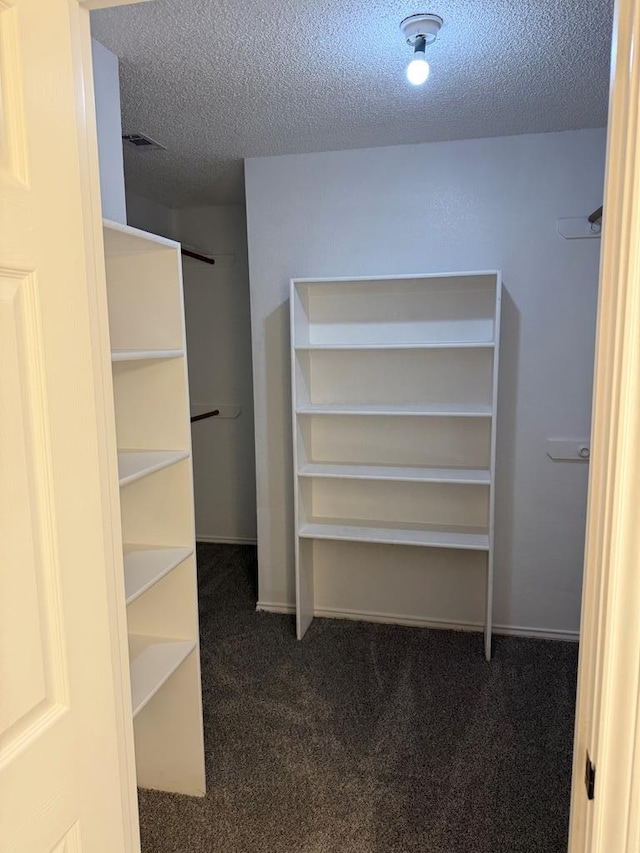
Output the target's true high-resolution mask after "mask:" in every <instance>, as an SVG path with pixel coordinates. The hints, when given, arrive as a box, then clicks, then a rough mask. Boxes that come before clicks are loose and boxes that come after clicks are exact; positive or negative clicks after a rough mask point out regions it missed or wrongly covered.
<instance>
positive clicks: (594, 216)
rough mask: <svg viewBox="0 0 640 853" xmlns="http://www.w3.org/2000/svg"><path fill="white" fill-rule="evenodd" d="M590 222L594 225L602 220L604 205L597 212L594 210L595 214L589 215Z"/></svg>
mask: <svg viewBox="0 0 640 853" xmlns="http://www.w3.org/2000/svg"><path fill="white" fill-rule="evenodd" d="M588 218H589V222H590V223H591V224H592V225H593V224H594V223H596V222H597V221H598V220H599V219H602V205H600V207H599V208H598V209H597V210H594V211H593V213H591V214H590V215H589V217H588Z"/></svg>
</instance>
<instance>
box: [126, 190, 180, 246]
mask: <svg viewBox="0 0 640 853" xmlns="http://www.w3.org/2000/svg"><path fill="white" fill-rule="evenodd" d="M173 218H174V211H173V210H172V209H171V208H170V207H165V206H164V205H163V204H158V202H157V201H152V200H151V199H149V198H143V197H142V196H140V195H136V193H132V192H130V191H129V190H127V225H132V226H133V227H134V228H141V229H142V230H143V231H150V232H151V233H152V234H160V236H162V237H170V238H172V239H173V236H174V222H173Z"/></svg>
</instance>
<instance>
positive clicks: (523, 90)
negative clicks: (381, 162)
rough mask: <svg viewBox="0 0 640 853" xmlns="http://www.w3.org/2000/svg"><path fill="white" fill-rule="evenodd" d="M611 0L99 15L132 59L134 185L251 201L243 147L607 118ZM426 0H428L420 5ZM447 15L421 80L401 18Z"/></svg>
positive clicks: (240, 4)
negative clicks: (141, 137) (411, 64)
mask: <svg viewBox="0 0 640 853" xmlns="http://www.w3.org/2000/svg"><path fill="white" fill-rule="evenodd" d="M612 6H613V2H612V0H433V2H431V0H430V2H429V3H427V4H424V3H422V2H420V3H417V2H415V0H359V2H356V0H154V2H151V3H143V4H141V5H137V6H135V5H134V6H124V7H121V8H116V9H112V10H108V11H101V12H94V13H92V27H93V34H94V36H95V37H96V38H97V39H98V40H99V41H101V42H102V43H103V44H104V45H105V46H106V47H108V48H109V49H110V50H112V51H113V52H114V53H116V54H117V55H118V56H119V57H120V60H121V62H120V74H121V87H122V110H123V132H125V133H126V132H131V131H142V132H144V133H147V134H149V135H150V136H152V137H153V138H155V139H157V140H158V141H160V142H162V143H163V144H164V145H166V146H167V151H139V150H135V149H134V150H131V149H130V146H126V170H127V184H128V186H129V187H130V189H132V190H134V191H135V192H138V193H140V194H141V195H144V196H146V197H148V198H152V199H154V200H156V201H159V202H162V203H164V204H169V205H171V206H173V207H181V206H185V205H189V204H205V203H213V204H225V203H228V202H237V201H242V199H243V184H242V158H244V157H253V156H260V155H268V154H285V153H293V152H307V151H327V150H336V149H342V148H365V147H370V146H378V145H395V144H401V143H412V142H430V141H436V140H444V139H463V138H473V137H480V136H502V135H508V134H514V133H537V132H542V131H554V130H569V129H575V128H582V127H598V126H601V125H604V124H605V123H606V112H607V90H608V75H609V45H610V32H611V18H612ZM423 7H424V8H423ZM418 11H429V12H435V13H437V14H439V15H441V16H442V17H443V18H444V26H443V28H442V30H441V33H440V37H439V39H438V41H437V42H436V43H435V45H433V46H432V47H430V48H428V49H427V57H428V59H429V60H430V62H431V77H430V79H429V80H428V81H427V83H426V84H425V85H424V86H423V87H420V88H414V87H412V86H410V85H409V84H408V83H407V81H406V78H405V76H404V68H405V65H406V62H407V59H408V57H409V54H410V50H409V49H408V48H407V47H406V46H405V45H404V44H403V41H402V37H401V35H400V33H399V29H398V24H399V22H400V20H401V19H402V18H403V17H405V16H406V15H409V14H413V13H414V12H418Z"/></svg>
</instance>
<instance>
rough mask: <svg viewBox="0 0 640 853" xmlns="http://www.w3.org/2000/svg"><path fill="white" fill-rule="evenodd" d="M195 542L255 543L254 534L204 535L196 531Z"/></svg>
mask: <svg viewBox="0 0 640 853" xmlns="http://www.w3.org/2000/svg"><path fill="white" fill-rule="evenodd" d="M196 542H212V543H214V544H220V545H257V544H258V540H257V539H256V538H255V536H253V537H251V536H204V535H202V536H201V535H200V534H199V533H196Z"/></svg>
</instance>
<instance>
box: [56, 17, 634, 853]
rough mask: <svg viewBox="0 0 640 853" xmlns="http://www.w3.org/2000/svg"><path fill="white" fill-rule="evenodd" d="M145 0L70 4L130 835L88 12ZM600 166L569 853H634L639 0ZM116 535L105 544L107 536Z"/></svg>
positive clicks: (621, 56) (615, 77) (617, 30)
mask: <svg viewBox="0 0 640 853" xmlns="http://www.w3.org/2000/svg"><path fill="white" fill-rule="evenodd" d="M131 2H146V0H71V3H72V4H73V5H74V6H75V7H76V10H77V15H76V16H75V17H76V24H77V26H76V32H75V55H74V57H73V61H74V67H75V71H76V85H77V95H78V102H77V103H78V118H79V128H80V131H79V138H78V144H79V150H80V157H81V161H82V183H83V187H84V190H85V192H84V211H83V212H84V220H85V238H86V262H87V284H88V289H89V292H90V293H91V295H92V302H91V312H92V317H91V326H92V328H91V333H92V340H94V341H95V347H94V351H93V369H94V375H95V395H96V407H97V411H98V412H99V413H102V415H103V417H102V418H101V421H102V422H103V423H102V428H101V453H100V467H101V469H102V471H103V473H104V477H103V478H102V482H103V484H104V485H103V505H104V521H105V534H106V535H105V542H106V547H107V548H109V549H110V553H109V554H108V567H109V570H108V574H109V577H108V578H107V584H108V590H109V596H110V608H111V611H112V612H113V613H114V624H113V636H112V646H113V660H114V692H115V695H116V703H117V706H118V709H119V728H120V731H121V733H122V738H121V750H120V760H121V764H122V768H123V773H122V778H123V779H124V780H127V784H126V787H125V789H123V791H122V800H123V809H124V812H125V817H127V818H128V821H129V823H130V825H131V827H132V836H131V841H132V844H131V849H134V848H135V841H134V839H135V838H136V836H137V822H138V817H137V796H136V790H135V767H132V766H131V762H132V761H133V755H134V753H133V744H132V742H131V726H130V724H129V723H127V719H128V717H129V716H130V704H129V703H130V696H129V688H128V679H123V678H122V674H123V673H128V659H127V653H126V649H127V645H126V624H125V620H123V619H122V618H121V614H122V612H123V611H122V608H121V607H120V606H119V597H120V595H121V590H120V587H121V584H122V578H121V577H120V574H119V572H120V566H121V561H120V559H119V557H118V556H117V555H116V554H115V551H114V550H113V541H114V538H115V541H116V542H117V541H119V538H120V533H119V531H120V518H119V511H118V508H119V499H118V491H117V489H118V487H117V482H116V479H115V477H114V476H113V470H114V467H113V466H114V465H115V459H116V448H115V441H114V435H113V428H112V424H111V423H110V422H109V419H110V416H111V415H112V414H113V413H112V408H113V398H112V388H111V365H110V362H109V346H108V340H109V333H108V323H107V316H108V315H107V309H106V287H105V271H104V248H103V239H102V215H101V211H100V190H99V177H98V174H99V173H98V159H97V135H96V127H95V118H94V115H95V109H94V90H93V70H92V62H91V52H90V31H89V15H88V10H90V9H98V8H104V7H113V6H120V5H127V4H128V3H131ZM609 106H610V109H609V126H608V140H607V168H606V179H605V195H604V210H605V216H606V222H605V224H604V227H603V239H602V253H601V262H600V291H599V305H598V328H597V340H596V366H595V381H594V398H593V426H592V444H591V448H592V451H591V473H590V484H589V502H588V516H587V534H586V552H585V577H584V584H583V604H582V623H581V648H580V664H579V680H578V703H577V711H576V735H575V744H574V774H573V783H572V804H571V826H570V839H569V851H570V853H638V851H639V850H640V620H639V619H638V618H637V614H638V613H640V570H639V569H640V566H639V565H638V564H639V563H640V518H639V517H638V516H639V513H638V509H637V506H638V505H637V500H636V499H635V496H636V495H638V494H640V443H639V442H638V435H639V434H640V370H639V369H638V365H640V0H617V2H616V11H615V17H614V36H613V52H612V62H611V90H610V105H609ZM110 531H112V532H116V534H117V535H115V537H110V536H109V535H108V534H109V532H110ZM587 750H589V754H590V757H591V759H592V760H593V762H594V764H595V767H596V783H595V798H594V799H593V800H591V801H590V800H588V799H587V796H586V790H585V785H584V769H585V758H586V751H587Z"/></svg>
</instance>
